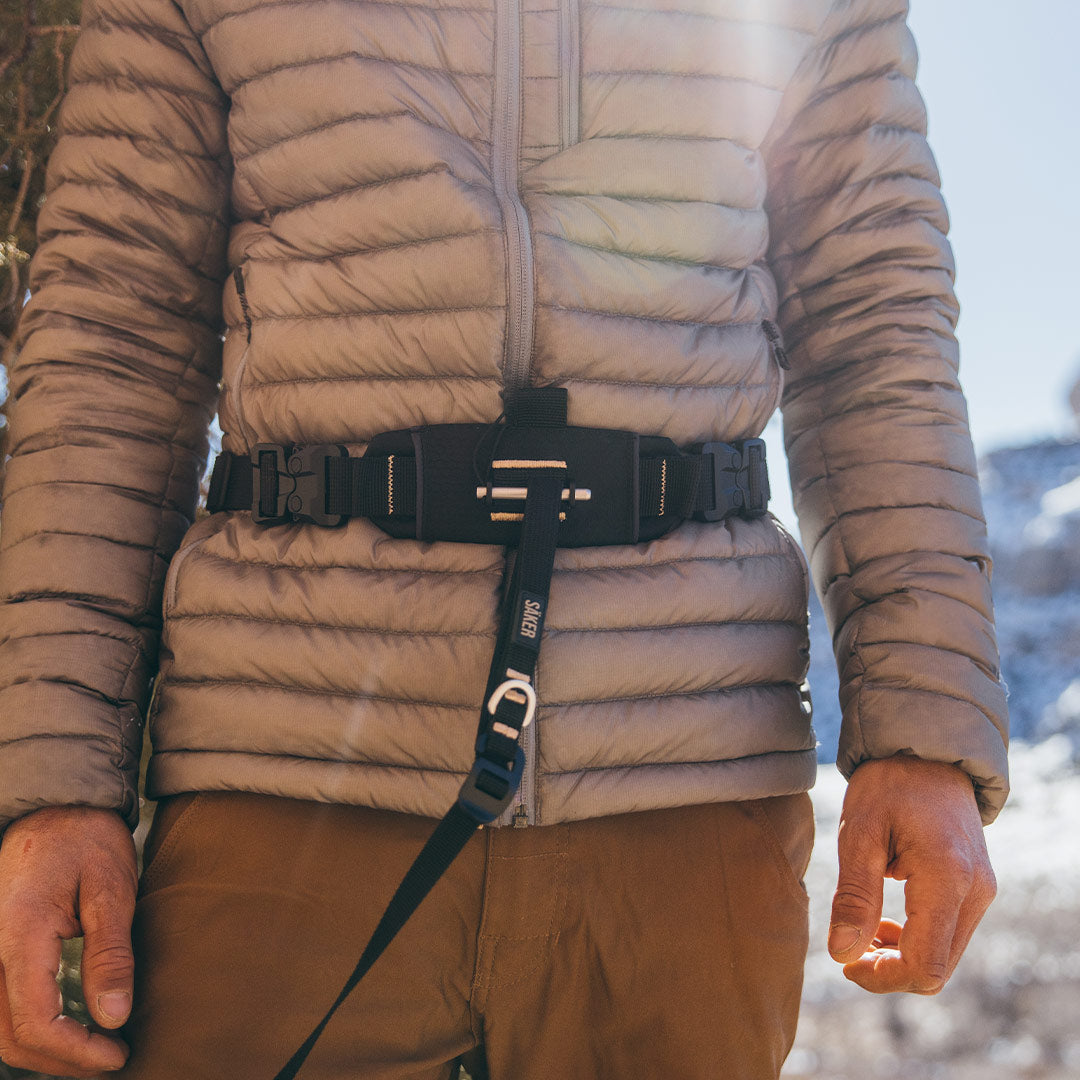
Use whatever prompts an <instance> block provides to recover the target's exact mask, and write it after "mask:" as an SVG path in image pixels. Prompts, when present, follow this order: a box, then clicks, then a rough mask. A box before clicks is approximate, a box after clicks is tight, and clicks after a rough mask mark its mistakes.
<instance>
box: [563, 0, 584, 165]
mask: <svg viewBox="0 0 1080 1080" xmlns="http://www.w3.org/2000/svg"><path fill="white" fill-rule="evenodd" d="M580 16H581V8H580V5H579V0H560V2H559V143H560V149H563V150H565V149H566V148H567V147H568V146H573V145H574V144H575V143H577V142H579V141H580V139H581V98H580V87H581V22H580Z"/></svg>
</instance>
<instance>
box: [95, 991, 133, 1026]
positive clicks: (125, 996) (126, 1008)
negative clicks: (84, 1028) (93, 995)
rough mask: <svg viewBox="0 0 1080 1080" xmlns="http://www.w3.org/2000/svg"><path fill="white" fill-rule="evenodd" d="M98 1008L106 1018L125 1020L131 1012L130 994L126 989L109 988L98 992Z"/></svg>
mask: <svg viewBox="0 0 1080 1080" xmlns="http://www.w3.org/2000/svg"><path fill="white" fill-rule="evenodd" d="M97 1003H98V1009H100V1010H101V1014H102V1016H104V1017H105V1018H106V1019H107V1020H126V1019H127V1015H128V1013H129V1012H131V995H130V994H129V993H128V992H127V991H126V990H110V991H109V993H107V994H98V999H97Z"/></svg>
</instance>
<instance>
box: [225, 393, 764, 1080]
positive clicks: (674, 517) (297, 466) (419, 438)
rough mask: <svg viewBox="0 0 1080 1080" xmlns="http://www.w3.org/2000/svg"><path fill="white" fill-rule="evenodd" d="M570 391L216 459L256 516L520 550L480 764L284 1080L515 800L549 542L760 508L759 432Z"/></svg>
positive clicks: (599, 539)
mask: <svg viewBox="0 0 1080 1080" xmlns="http://www.w3.org/2000/svg"><path fill="white" fill-rule="evenodd" d="M566 398H567V394H566V390H565V389H563V388H561V387H542V388H537V389H532V390H525V391H520V392H519V393H517V394H515V395H513V396H511V397H508V399H507V422H506V423H505V424H496V425H484V424H442V425H435V426H429V427H417V428H410V429H408V430H405V431H391V432H386V433H385V434H382V435H379V436H377V437H376V438H375V439H373V440H372V441H371V443H370V444H369V446H368V448H367V451H366V452H365V454H364V456H363V457H359V458H357V457H350V456H348V454H347V452H346V450H345V448H344V447H341V446H279V445H274V444H261V445H259V446H256V447H255V448H254V450H253V451H252V452H251V455H250V457H247V456H241V455H237V454H221V455H220V456H219V457H218V460H217V462H216V464H215V466H214V472H213V476H212V477H211V481H210V497H209V499H208V502H207V505H208V508H209V509H210V511H211V512H216V511H219V510H249V511H250V512H251V515H252V519H253V520H254V521H256V522H259V523H260V524H264V525H276V524H284V523H289V522H311V523H314V524H317V525H323V526H335V525H339V524H340V523H341V522H343V521H344V520H345V519H346V518H348V517H365V518H370V519H371V520H372V521H373V522H374V523H375V524H377V525H378V526H379V527H380V528H382V529H384V530H385V531H386V532H388V533H389V534H390V535H392V536H397V537H410V538H414V539H418V540H451V541H462V542H466V543H484V544H504V545H514V546H516V547H517V549H518V554H517V559H516V561H515V563H514V572H513V575H512V577H511V579H510V584H509V587H508V588H507V592H506V597H505V599H504V602H503V609H502V617H501V622H500V626H499V634H498V638H497V642H496V646H495V655H494V658H493V660H492V663H491V670H490V672H489V675H488V685H487V691H486V693H485V695H484V703H483V705H482V706H481V710H480V725H479V730H478V732H477V737H476V759H475V761H474V762H473V766H472V769H471V770H470V772H469V775H468V777H467V778H466V780H465V783H464V785H463V786H462V788H461V791H460V792H459V794H458V797H457V801H456V802H455V803H454V805H453V806H452V807H451V808H450V810H449V812H448V813H447V815H446V816H445V817H444V818H443V819H442V821H440V822H439V824H438V825H437V826H436V828H435V831H434V832H433V833H432V835H431V837H430V838H429V840H428V841H427V843H426V844H425V845H424V847H423V849H422V850H421V851H420V854H419V855H418V856H417V858H416V861H415V862H414V863H413V865H412V867H411V868H410V869H409V871H408V873H407V874H406V875H405V878H404V880H403V881H402V883H401V885H400V886H399V887H398V890H397V892H396V893H395V894H394V897H393V899H392V900H391V901H390V903H389V905H388V907H387V909H386V911H385V913H384V914H383V917H382V920H381V921H380V923H379V925H378V926H377V927H376V929H375V932H374V934H373V935H372V937H371V940H370V941H369V942H368V944H367V946H366V948H365V949H364V952H363V955H362V956H361V957H360V960H359V962H358V963H357V965H356V968H355V970H354V971H353V973H352V975H350V976H349V979H348V981H347V982H346V983H345V986H344V987H343V988H342V991H341V993H340V994H339V995H338V997H337V1000H336V1001H335V1002H334V1003H333V1005H331V1007H330V1009H329V1011H328V1012H327V1013H326V1015H325V1016H324V1017H323V1019H322V1020H321V1021H320V1023H319V1024H318V1026H317V1027H316V1028H315V1030H314V1031H312V1033H311V1035H310V1036H309V1037H308V1039H307V1040H306V1041H305V1043H304V1045H303V1046H301V1047H300V1048H299V1049H298V1050H297V1051H296V1053H295V1054H294V1055H293V1056H292V1058H291V1059H290V1060H289V1062H288V1064H287V1065H285V1066H284V1067H283V1068H282V1070H281V1071H280V1072H279V1073H278V1074H277V1077H276V1078H275V1080H290V1078H292V1077H294V1076H295V1075H296V1073H297V1071H298V1070H299V1068H300V1066H301V1065H302V1064H303V1062H304V1060H305V1058H306V1057H307V1055H308V1053H309V1052H310V1051H311V1048H312V1047H313V1046H314V1045H315V1042H316V1040H317V1039H318V1037H319V1035H320V1034H321V1032H322V1030H323V1028H324V1027H325V1026H326V1024H327V1023H328V1022H329V1020H330V1017H331V1016H332V1015H333V1014H334V1012H335V1011H336V1010H337V1008H338V1006H339V1005H340V1004H341V1003H342V1002H343V1001H344V1000H345V998H346V997H347V996H348V995H349V993H350V992H351V991H352V989H353V987H355V986H356V984H357V983H358V982H359V981H360V980H361V979H362V978H363V976H364V975H365V974H366V973H367V971H368V970H369V969H370V967H371V965H372V964H374V963H375V961H376V960H377V959H378V957H379V956H380V955H381V954H382V952H383V950H384V949H385V948H386V947H387V945H389V944H390V942H391V941H392V940H393V938H394V936H395V935H396V934H397V932H398V930H400V929H401V927H402V926H404V924H405V922H406V921H407V920H408V918H409V916H410V915H411V914H412V913H413V912H414V911H415V910H416V908H417V907H418V906H419V904H420V902H421V901H422V900H423V899H424V897H425V896H426V895H427V894H428V892H430V891H431V889H432V887H433V886H434V885H435V883H436V881H438V879H439V878H440V877H441V876H442V874H443V873H444V872H445V870H446V868H447V867H448V866H449V865H450V864H451V862H453V860H454V859H455V858H456V857H457V855H458V853H459V852H460V851H461V850H462V848H464V846H465V844H466V843H467V842H468V840H469V837H470V836H472V834H473V833H474V832H475V831H476V829H477V827H478V826H481V825H486V824H490V823H491V822H493V821H494V820H495V819H496V818H497V817H499V815H500V814H502V813H503V812H504V811H505V810H506V809H507V808H508V807H509V805H510V803H511V801H512V800H513V797H514V794H515V792H516V791H517V789H518V785H519V784H520V782H521V774H522V771H523V768H524V762H525V755H524V751H523V750H522V749H521V746H520V745H519V742H520V739H521V733H522V731H523V730H524V729H525V728H526V727H527V726H528V725H529V724H530V723H531V722H532V720H533V716H534V714H535V711H536V705H537V699H536V691H535V689H534V687H533V675H534V672H535V670H536V663H537V660H538V658H539V654H540V639H541V636H542V635H543V630H544V615H545V613H546V610H547V602H548V592H549V589H550V585H551V577H552V571H553V566H554V562H555V551H556V548H558V547H583V546H592V545H601V544H636V543H640V542H642V541H646V540H652V539H655V538H656V537H658V536H662V535H663V534H664V533H666V532H669V531H670V530H671V529H673V528H675V527H676V526H677V525H679V524H680V523H681V522H683V521H686V520H688V519H691V518H692V519H695V520H699V521H722V520H724V519H725V518H728V517H731V516H733V515H741V516H743V517H758V516H760V515H761V514H763V513H765V509H766V506H767V503H768V499H769V480H768V475H767V473H766V471H765V445H764V443H763V442H762V441H761V440H760V439H746V440H743V441H742V442H736V443H720V442H711V443H702V444H699V445H697V446H695V447H692V448H690V449H689V450H686V451H683V450H680V449H679V448H678V447H677V446H676V445H675V444H674V443H673V442H672V441H671V440H670V439H664V438H658V437H654V436H645V435H635V434H633V433H632V432H627V431H612V430H608V429H605V428H578V427H569V426H567V423H566V409H567V401H566Z"/></svg>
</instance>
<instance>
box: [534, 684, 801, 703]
mask: <svg viewBox="0 0 1080 1080" xmlns="http://www.w3.org/2000/svg"><path fill="white" fill-rule="evenodd" d="M801 685H802V684H801V683H796V682H791V681H789V680H787V679H769V680H765V681H762V682H748V683H732V684H731V685H730V686H710V687H708V688H706V689H704V690H678V691H673V692H672V693H669V694H668V693H664V694H629V695H621V696H619V697H602V698H581V699H580V700H576V699H575V700H572V701H571V700H566V701H545V702H544V703H543V705H542V706H541V710H543V709H555V708H562V709H567V708H573V707H574V706H577V705H626V704H628V703H629V702H634V701H666V700H668V699H671V700H677V699H680V698H694V697H710V696H712V695H717V694H738V693H742V692H744V691H746V690H769V689H773V688H780V687H786V688H789V689H791V690H798V689H799V687H800V686H801Z"/></svg>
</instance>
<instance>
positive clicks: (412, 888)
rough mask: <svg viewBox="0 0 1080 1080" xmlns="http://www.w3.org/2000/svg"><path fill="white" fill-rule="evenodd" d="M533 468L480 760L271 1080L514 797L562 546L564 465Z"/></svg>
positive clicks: (281, 1079) (303, 1053)
mask: <svg viewBox="0 0 1080 1080" xmlns="http://www.w3.org/2000/svg"><path fill="white" fill-rule="evenodd" d="M514 465H515V467H516V469H517V470H518V471H522V472H528V473H529V474H530V476H529V479H528V482H527V490H528V493H527V495H526V499H525V511H524V520H523V522H522V525H521V542H520V545H519V547H518V553H517V561H516V563H515V564H514V572H513V574H512V575H511V579H510V586H509V588H508V590H507V594H506V597H505V600H504V603H503V608H502V616H501V619H500V626H499V636H498V641H497V644H496V647H495V655H494V657H493V659H492V664H491V671H490V673H489V675H488V686H487V693H486V694H485V698H484V701H485V704H484V707H483V708H482V709H481V713H480V724H479V729H478V732H477V736H476V759H475V761H474V762H473V765H472V768H471V770H470V771H469V775H468V777H467V778H466V780H465V783H464V784H463V785H462V788H461V791H460V792H459V793H458V797H457V801H456V802H455V803H454V805H453V806H452V807H451V808H450V810H449V812H448V813H447V814H446V816H445V817H444V818H443V819H442V821H440V822H439V824H438V825H437V826H436V827H435V831H434V832H433V833H432V834H431V836H430V837H429V839H428V841H427V842H426V843H425V844H424V846H423V848H422V849H421V850H420V854H419V855H418V856H417V857H416V861H415V862H414V863H413V864H412V866H411V867H410V868H409V870H408V872H407V873H406V875H405V877H404V878H403V880H402V882H401V884H400V885H399V886H398V889H397V892H395V894H394V896H393V898H392V899H391V901H390V903H389V905H388V906H387V908H386V911H385V912H384V913H383V916H382V919H381V920H380V921H379V924H378V926H377V927H376V928H375V932H374V933H373V934H372V935H371V940H370V941H368V943H367V945H366V946H365V948H364V951H363V953H362V955H361V956H360V959H359V961H358V962H357V964H356V967H355V968H354V969H353V972H352V974H351V975H350V976H349V978H348V979H347V980H346V982H345V985H344V986H343V987H342V989H341V992H340V993H339V994H338V996H337V998H336V1000H335V1001H334V1003H333V1004H332V1005H331V1006H330V1008H329V1009H328V1010H327V1013H326V1015H325V1016H324V1017H323V1018H322V1020H320V1021H319V1023H318V1024H317V1025H316V1026H315V1028H314V1030H313V1031H312V1032H311V1034H310V1035H309V1036H308V1037H307V1039H305V1040H304V1043H303V1045H302V1046H300V1047H299V1048H298V1049H297V1051H296V1053H294V1054H293V1056H292V1057H291V1058H290V1059H289V1061H288V1063H287V1064H286V1065H285V1066H284V1068H282V1069H281V1071H280V1072H279V1073H278V1074H277V1076H276V1077H275V1078H274V1080H293V1078H294V1077H295V1076H296V1074H297V1072H298V1071H299V1069H300V1067H301V1065H303V1063H304V1061H305V1060H306V1059H307V1056H308V1054H310V1053H311V1050H312V1048H313V1047H314V1046H315V1043H316V1042H317V1041H318V1038H319V1036H320V1035H321V1034H322V1032H323V1030H324V1029H325V1028H326V1025H327V1024H328V1023H329V1022H330V1019H331V1017H332V1016H333V1015H334V1013H335V1012H336V1011H337V1010H338V1007H339V1006H340V1005H341V1004H342V1003H343V1002H344V1001H345V999H346V998H347V997H348V996H349V994H350V993H351V992H352V991H353V989H354V988H355V987H356V985H357V984H358V983H359V982H360V980H361V979H363V977H364V976H365V975H366V974H367V973H368V971H369V970H370V969H371V967H372V965H373V964H374V963H375V961H376V960H378V958H379V957H380V956H381V955H382V953H383V952H384V951H385V949H386V947H387V946H388V945H389V944H390V942H391V941H393V940H394V937H395V936H396V935H397V933H398V931H399V930H400V929H401V928H402V927H403V926H404V925H405V923H406V922H407V921H408V919H409V917H410V916H411V915H412V914H413V912H414V911H415V910H416V909H417V908H418V907H419V906H420V904H421V903H422V902H423V900H424V898H425V897H426V896H427V895H428V893H430V892H431V890H432V889H433V888H434V887H435V884H436V883H437V882H438V880H439V879H440V878H441V877H442V875H443V874H444V873H445V872H446V870H447V869H448V868H449V866H450V864H451V863H452V862H453V861H454V860H455V859H456V858H457V856H458V855H459V854H460V852H461V851H462V849H463V848H464V847H465V845H466V844H467V843H468V842H469V838H470V837H471V836H472V835H473V834H474V833H475V832H476V830H477V828H478V827H480V826H481V825H487V824H490V823H491V822H492V821H494V820H495V819H496V818H497V817H498V816H499V815H500V814H501V813H502V812H503V811H504V810H505V809H506V808H507V807H508V806H509V805H510V803H511V801H512V799H513V797H514V793H515V792H516V791H517V789H518V786H519V785H520V783H521V775H522V771H523V769H524V765H525V754H524V751H523V750H522V749H521V746H520V745H519V742H520V739H521V733H522V732H523V731H524V729H525V728H526V727H527V726H528V725H529V724H530V723H532V720H533V716H534V714H535V712H536V691H535V690H534V688H533V676H534V674H535V671H536V663H537V660H538V658H539V655H540V639H541V636H542V635H543V629H544V614H545V612H546V609H547V603H548V594H549V591H550V588H551V576H552V573H553V569H554V564H555V550H556V547H557V546H558V534H559V516H560V512H561V507H562V492H563V485H564V483H565V479H566V465H565V462H562V461H537V462H525V461H516V462H514Z"/></svg>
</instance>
